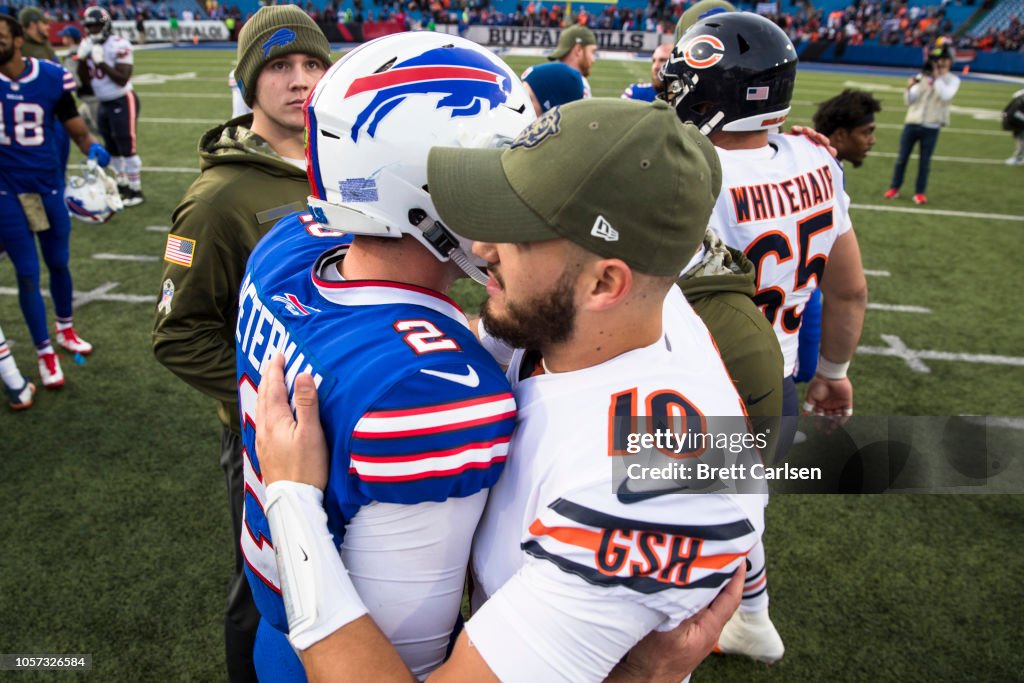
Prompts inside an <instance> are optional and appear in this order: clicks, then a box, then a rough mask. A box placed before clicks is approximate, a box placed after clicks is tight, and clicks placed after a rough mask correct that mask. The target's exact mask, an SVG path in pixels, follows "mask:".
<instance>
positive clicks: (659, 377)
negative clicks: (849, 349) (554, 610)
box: [471, 287, 764, 629]
mask: <svg viewBox="0 0 1024 683" xmlns="http://www.w3.org/2000/svg"><path fill="white" fill-rule="evenodd" d="M672 290H673V291H672V292H671V293H670V296H669V300H667V302H666V306H667V307H669V306H671V307H672V310H671V312H669V311H666V317H665V321H666V329H665V335H664V336H663V338H662V339H660V340H659V341H658V342H657V343H655V344H653V345H652V346H649V347H646V348H642V349H637V350H634V351H630V352H628V353H625V354H623V355H621V356H618V357H616V358H614V359H612V360H609V361H607V362H605V363H602V364H600V365H597V366H594V367H591V368H586V369H584V370H579V371H575V372H565V373H555V374H542V375H538V376H533V377H529V378H527V379H523V380H522V381H520V382H518V383H517V384H515V394H516V401H517V404H518V408H519V425H518V429H517V432H516V440H515V443H514V452H513V454H512V456H511V457H510V459H509V463H508V465H507V472H506V473H505V476H504V477H503V478H502V480H501V481H500V482H498V484H497V486H495V487H494V489H493V490H492V491H491V496H490V499H489V500H488V505H487V509H486V511H485V513H484V517H483V519H482V520H481V523H480V526H479V527H478V530H477V536H476V538H475V539H474V544H473V571H474V575H475V577H476V579H477V581H478V584H479V587H480V589H481V590H482V591H483V593H484V596H485V597H486V596H490V595H493V594H494V593H495V592H496V591H498V590H499V589H500V588H501V586H502V585H503V584H504V583H505V582H506V581H508V580H509V579H510V578H511V577H512V576H513V575H514V574H515V573H516V572H517V571H519V570H520V568H521V567H523V565H524V564H526V565H528V564H530V563H538V562H539V563H544V564H543V566H544V567H545V569H546V568H547V567H550V566H554V567H557V568H558V569H559V570H560V572H556V573H555V576H557V577H561V578H560V579H559V581H561V582H566V583H568V584H572V585H576V586H578V585H580V584H579V581H581V580H582V581H583V582H585V583H586V584H589V585H591V586H594V587H595V589H594V590H596V591H597V593H596V595H595V600H600V599H601V594H602V593H601V591H618V592H620V594H625V595H627V596H629V600H630V601H632V602H639V603H642V604H644V605H646V606H647V607H649V608H651V609H653V610H656V611H657V612H658V613H660V614H661V615H663V616H664V621H663V623H662V628H666V629H667V628H672V627H674V626H676V625H678V623H679V622H680V621H682V620H683V619H685V618H686V617H688V616H690V615H691V614H693V613H694V612H695V611H697V610H699V609H701V608H702V607H703V606H704V605H706V604H707V603H708V602H709V601H710V600H711V599H713V597H714V596H715V595H716V594H717V592H718V590H719V589H720V588H721V587H722V586H723V585H724V584H725V583H726V582H727V581H728V580H729V578H730V576H731V574H732V572H733V571H734V570H735V569H736V567H737V566H738V565H739V562H741V561H742V560H743V558H745V556H746V553H747V552H749V550H750V549H751V548H752V547H753V546H754V544H755V543H756V541H757V540H758V539H759V538H760V534H761V531H762V529H763V505H764V497H763V496H759V495H748V496H741V495H721V494H693V495H660V496H659V495H649V496H648V495H644V496H637V495H635V494H624V495H619V494H620V493H621V491H619V492H617V491H616V488H615V486H614V483H613V466H612V459H611V457H609V454H610V450H611V445H610V444H609V438H610V436H609V435H610V433H611V432H612V431H613V427H612V424H613V421H614V420H616V419H617V417H618V414H617V413H618V410H617V408H618V406H620V405H622V402H621V401H620V400H619V399H620V398H621V397H628V398H630V399H631V401H630V404H631V406H632V410H633V411H635V412H633V414H634V415H644V414H648V413H650V412H657V411H658V410H664V409H667V410H671V411H674V412H672V413H671V414H686V413H689V411H691V410H693V411H697V412H699V413H700V414H702V415H707V416H712V415H714V416H742V415H743V408H742V403H741V401H740V399H739V396H738V395H737V394H736V391H735V389H734V387H733V385H732V381H731V380H730V379H729V375H728V373H727V372H726V370H725V368H724V366H723V365H722V361H721V358H720V357H719V356H718V353H717V351H716V350H715V347H714V344H713V342H712V341H711V336H710V334H709V333H708V331H707V328H706V327H705V326H704V325H703V323H702V322H701V321H700V320H699V318H697V316H696V314H695V313H694V312H693V310H692V309H691V308H690V306H689V304H687V303H686V301H685V299H684V298H683V295H682V293H681V292H679V290H678V289H677V288H675V287H673V288H672ZM669 325H671V328H670V327H669ZM522 358H523V355H522V353H521V352H517V354H516V357H515V358H514V359H513V363H512V365H511V366H510V372H512V373H517V374H518V373H519V364H520V363H521V362H522ZM513 376H516V375H513ZM655 406H662V408H660V409H659V408H656V407H655ZM679 411H682V412H679ZM665 414H668V413H665ZM546 575H548V576H551V575H552V573H551V572H550V571H547V573H546ZM480 597H481V596H477V599H476V601H475V602H477V603H479V598H480ZM616 618H617V616H616V615H615V614H608V615H607V619H608V624H609V626H610V627H613V628H614V627H621V625H615V626H613V624H614V622H615V620H616ZM471 623H472V622H471Z"/></svg>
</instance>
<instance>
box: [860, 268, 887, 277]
mask: <svg viewBox="0 0 1024 683" xmlns="http://www.w3.org/2000/svg"><path fill="white" fill-rule="evenodd" d="M864 274H865V275H867V276H868V277H889V276H890V275H892V273H890V272H889V271H888V270H868V269H867V268H865V269H864Z"/></svg>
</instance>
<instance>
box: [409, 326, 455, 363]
mask: <svg viewBox="0 0 1024 683" xmlns="http://www.w3.org/2000/svg"><path fill="white" fill-rule="evenodd" d="M395 330H397V331H398V332H406V333H407V334H406V335H405V337H404V339H405V343H406V344H408V345H409V346H411V347H412V350H413V351H415V352H416V354H417V355H423V354H424V353H432V352H434V351H458V350H459V345H458V344H457V343H456V342H455V340H454V339H449V338H448V337H446V336H444V333H443V332H441V330H439V329H437V326H436V325H434V323H432V322H430V321H429V320H399V321H397V322H396V323H395Z"/></svg>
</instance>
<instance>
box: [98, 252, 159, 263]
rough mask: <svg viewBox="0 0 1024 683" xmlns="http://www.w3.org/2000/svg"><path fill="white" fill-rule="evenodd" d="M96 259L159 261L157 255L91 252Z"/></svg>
mask: <svg viewBox="0 0 1024 683" xmlns="http://www.w3.org/2000/svg"><path fill="white" fill-rule="evenodd" d="M92 257H93V258H94V259H96V260H97V261H139V262H148V261H159V260H160V257H159V256H143V255H141V254H93V255H92Z"/></svg>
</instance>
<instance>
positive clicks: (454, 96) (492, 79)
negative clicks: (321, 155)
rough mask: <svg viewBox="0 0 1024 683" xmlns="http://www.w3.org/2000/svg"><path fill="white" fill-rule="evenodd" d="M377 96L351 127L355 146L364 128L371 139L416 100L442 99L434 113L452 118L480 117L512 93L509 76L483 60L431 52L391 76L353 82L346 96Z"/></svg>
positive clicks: (467, 53) (466, 53)
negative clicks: (407, 103)
mask: <svg viewBox="0 0 1024 683" xmlns="http://www.w3.org/2000/svg"><path fill="white" fill-rule="evenodd" d="M365 92H373V93H374V96H373V99H372V100H371V101H370V103H369V104H368V105H366V107H365V108H364V109H363V110H362V111H361V112H359V116H358V117H356V121H355V125H354V126H353V127H352V141H353V142H358V141H359V133H360V131H361V130H363V128H365V129H366V134H367V135H369V136H370V137H371V138H372V137H373V136H374V135H375V134H376V132H377V126H379V125H380V123H381V121H383V120H384V119H385V118H387V116H388V114H390V113H391V112H392V110H394V109H395V107H398V106H399V105H401V104H402V102H404V101H405V100H406V98H407V97H410V96H415V95H440V96H441V99H440V100H439V101H438V102H437V105H436V107H435V108H436V109H441V108H447V109H450V110H451V113H450V115H451V116H452V117H456V116H476V115H477V114H479V113H481V111H483V106H484V103H486V104H487V107H488V109H494V108H495V107H498V106H499V105H501V104H504V103H505V102H506V101H507V100H508V97H509V95H510V94H511V92H512V83H511V81H510V78H509V75H508V73H507V72H505V71H504V70H503V69H502V68H501V67H499V66H497V65H496V64H494V63H493V62H491V61H490V60H489V59H487V57H485V56H484V55H481V54H478V53H476V52H473V51H472V50H468V49H466V48H461V47H441V48H435V49H433V50H428V51H426V52H424V53H423V54H421V55H419V56H418V57H413V58H412V59H407V60H405V61H404V62H399V63H397V64H395V65H394V66H393V67H391V68H390V69H388V70H387V71H383V72H381V73H375V74H371V75H369V76H363V77H362V78H357V79H355V80H354V81H353V82H352V84H351V85H350V86H349V88H348V91H347V92H346V93H345V97H346V98H349V97H354V96H355V95H359V94H361V93H365Z"/></svg>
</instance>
